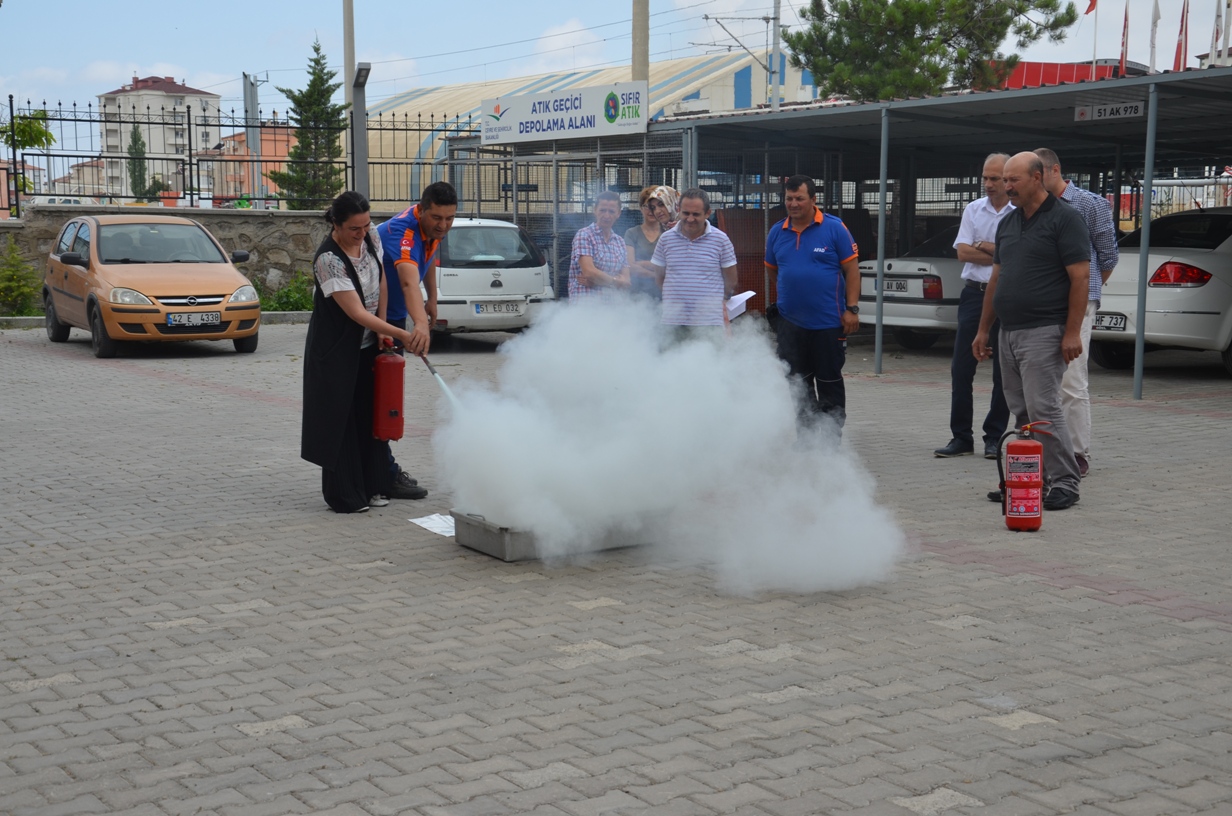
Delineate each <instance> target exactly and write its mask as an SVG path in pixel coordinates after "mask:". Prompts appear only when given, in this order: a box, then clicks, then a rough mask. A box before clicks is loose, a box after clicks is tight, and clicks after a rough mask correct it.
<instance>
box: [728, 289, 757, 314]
mask: <svg viewBox="0 0 1232 816" xmlns="http://www.w3.org/2000/svg"><path fill="white" fill-rule="evenodd" d="M755 294H757V293H756V292H741V293H740V294H738V295H732V296H731V297H730V298H728V300H727V319H728V320H734V319H735V318H737V317H739V316H740V315H742V314H744V311H745V308H746V306H747V305H748V302H749V298H751V297H753V295H755Z"/></svg>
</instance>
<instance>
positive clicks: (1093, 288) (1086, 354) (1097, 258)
mask: <svg viewBox="0 0 1232 816" xmlns="http://www.w3.org/2000/svg"><path fill="white" fill-rule="evenodd" d="M1034 152H1035V155H1037V156H1039V157H1040V161H1042V162H1043V163H1044V188H1045V189H1046V190H1048V192H1050V193H1052V194H1053V195H1054V196H1056V197H1057V198H1059V199H1061V200H1062V201H1064V202H1065V203H1066V204H1068V205H1070V206H1071V207H1073V208H1074V209H1076V210H1077V211H1078V212H1079V213H1081V214H1082V218H1083V220H1084V221H1086V222H1087V229H1088V230H1089V231H1090V233H1091V284H1090V287H1089V297H1088V299H1087V311H1086V315H1085V316H1084V317H1083V319H1082V356H1081V357H1079V358H1078V359H1076V360H1074V361H1073V362H1072V363H1070V364H1069V367H1068V368H1066V369H1065V376H1064V377H1063V378H1062V379H1061V408H1062V410H1063V411H1064V412H1065V424H1066V425H1068V426H1069V433H1070V441H1071V442H1072V443H1073V445H1074V456H1075V458H1076V459H1077V461H1078V472H1079V473H1080V474H1081V475H1082V476H1086V475H1087V471H1088V470H1089V468H1090V464H1089V461H1090V458H1091V393H1090V389H1089V387H1088V379H1087V361H1088V359H1089V358H1090V347H1091V326H1092V325H1093V324H1094V323H1095V313H1096V312H1097V311H1099V301H1100V298H1101V297H1102V296H1103V286H1104V282H1105V281H1106V280H1108V278H1109V276H1111V275H1112V270H1113V269H1115V268H1116V265H1117V261H1118V260H1119V259H1120V252H1119V251H1118V249H1117V242H1116V226H1115V225H1114V224H1113V223H1112V205H1110V204H1109V203H1108V200H1107V199H1105V198H1104V197H1102V196H1097V195H1095V194H1094V193H1092V192H1088V191H1087V190H1084V189H1082V188H1081V187H1079V186H1078V185H1076V184H1074V183H1073V182H1072V181H1066V180H1065V179H1064V178H1062V177H1061V160H1060V159H1059V158H1057V154H1056V153H1054V152H1053V151H1051V150H1049V149H1048V148H1046V147H1041V148H1039V149H1037V150H1035V151H1034Z"/></svg>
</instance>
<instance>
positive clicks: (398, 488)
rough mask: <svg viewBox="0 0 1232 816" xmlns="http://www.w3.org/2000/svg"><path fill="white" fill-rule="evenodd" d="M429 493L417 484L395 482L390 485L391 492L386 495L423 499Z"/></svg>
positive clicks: (395, 497)
mask: <svg viewBox="0 0 1232 816" xmlns="http://www.w3.org/2000/svg"><path fill="white" fill-rule="evenodd" d="M427 495H428V491H427V490H425V489H424V488H422V487H420V486H419V485H417V484H406V483H404V482H394V483H393V484H392V485H390V486H389V492H387V493H386V494H385V497H386V498H388V499H422V498H423V497H424V496H427Z"/></svg>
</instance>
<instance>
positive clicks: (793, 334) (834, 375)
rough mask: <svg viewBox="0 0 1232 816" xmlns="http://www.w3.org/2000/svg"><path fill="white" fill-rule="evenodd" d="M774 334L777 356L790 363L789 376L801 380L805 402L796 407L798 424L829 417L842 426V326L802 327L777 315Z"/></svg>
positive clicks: (844, 343) (844, 400) (844, 397)
mask: <svg viewBox="0 0 1232 816" xmlns="http://www.w3.org/2000/svg"><path fill="white" fill-rule="evenodd" d="M775 333H776V334H777V335H778V354H779V357H780V358H782V359H783V360H784V361H785V362H786V363H787V365H788V366H790V368H791V372H790V376H792V377H799V378H800V379H801V380H802V381H803V383H804V401H803V403H802V404H801V405H799V406H798V412H799V416H800V421H801V424H802V425H805V426H811V425H814V424H816V423H817V421H818V420H820V419H821V418H823V417H829V418H830V419H832V420H834V421H835V422H836V423H838V426H839V427H840V428H842V427H843V424H844V423H845V422H846V421H847V389H846V387H845V386H844V385H843V364H844V363H846V362H847V337H846V335H844V334H843V329H842V327H836V328H833V329H805V328H803V327H801V326H797V325H796V324H795V323H792V322H791V321H790V320H788V319H786V318H785V317H783V316H782V315H779V317H778V320H777V321H776V325H775Z"/></svg>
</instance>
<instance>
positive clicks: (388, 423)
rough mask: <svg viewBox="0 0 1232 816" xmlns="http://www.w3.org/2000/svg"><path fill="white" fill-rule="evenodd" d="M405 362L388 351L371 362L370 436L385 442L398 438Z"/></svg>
mask: <svg viewBox="0 0 1232 816" xmlns="http://www.w3.org/2000/svg"><path fill="white" fill-rule="evenodd" d="M405 369H406V361H405V360H403V359H402V355H400V354H397V353H395V352H394V351H392V350H388V349H387V350H385V351H382V352H381V353H380V354H378V355H377V356H376V360H375V361H373V363H372V374H373V378H374V379H375V381H376V384H375V386H374V387H373V393H372V435H373V436H374V437H376V438H377V439H381V440H384V441H386V442H388V441H391V440H394V439H401V438H402V430H403V429H402V425H403V418H402V390H403V389H402V379H403V374H404V371H405Z"/></svg>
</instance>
